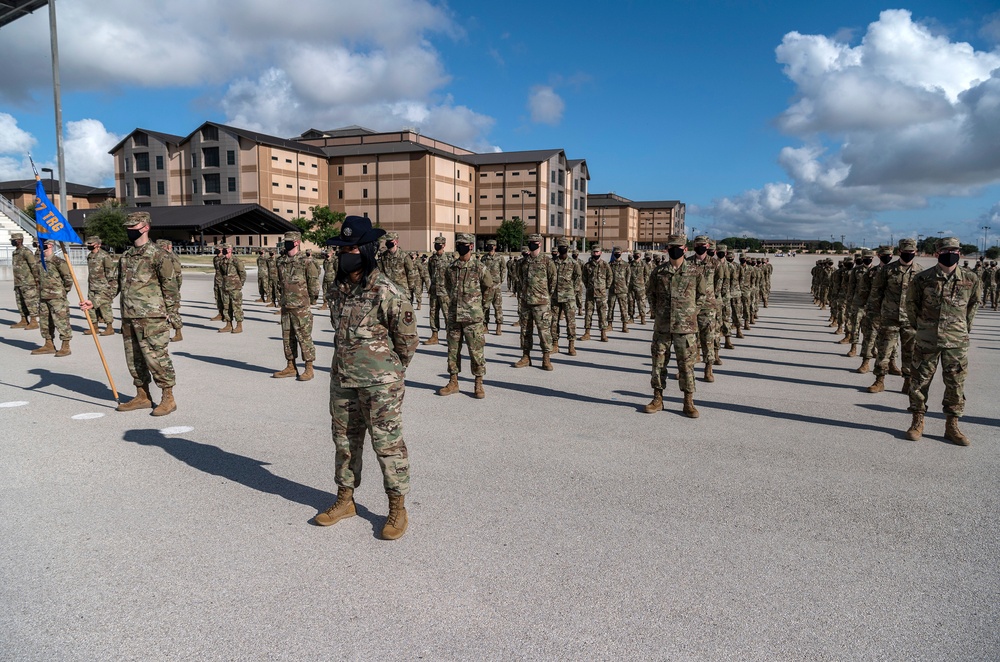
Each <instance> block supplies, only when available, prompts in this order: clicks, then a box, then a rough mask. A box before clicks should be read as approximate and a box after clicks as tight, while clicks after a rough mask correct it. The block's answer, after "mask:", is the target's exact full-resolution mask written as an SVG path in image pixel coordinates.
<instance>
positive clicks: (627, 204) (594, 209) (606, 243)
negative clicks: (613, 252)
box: [587, 193, 686, 250]
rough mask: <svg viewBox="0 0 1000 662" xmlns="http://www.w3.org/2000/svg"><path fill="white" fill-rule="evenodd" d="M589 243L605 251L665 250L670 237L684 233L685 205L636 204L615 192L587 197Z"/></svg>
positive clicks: (649, 201)
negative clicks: (615, 249) (618, 249)
mask: <svg viewBox="0 0 1000 662" xmlns="http://www.w3.org/2000/svg"><path fill="white" fill-rule="evenodd" d="M587 209H588V210H589V212H588V214H587V242H588V246H589V245H590V244H593V243H597V244H599V245H600V246H601V247H602V248H603V249H604V250H610V249H611V248H613V247H615V246H617V247H620V248H622V249H623V250H665V249H666V245H667V237H669V236H670V235H672V234H684V233H685V228H684V213H685V209H686V205H685V204H684V203H683V202H680V201H679V200H646V201H636V200H629V199H628V198H625V197H622V196H620V195H616V194H614V193H592V194H590V195H588V196H587Z"/></svg>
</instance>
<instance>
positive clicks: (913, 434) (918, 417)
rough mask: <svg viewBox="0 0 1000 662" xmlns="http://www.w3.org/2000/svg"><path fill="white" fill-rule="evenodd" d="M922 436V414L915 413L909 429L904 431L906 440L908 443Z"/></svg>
mask: <svg viewBox="0 0 1000 662" xmlns="http://www.w3.org/2000/svg"><path fill="white" fill-rule="evenodd" d="M922 436H924V412H922V411H915V412H913V422H911V423H910V429H909V430H907V431H906V438H907V439H909V440H910V441H917V440H918V439H920V437H922Z"/></svg>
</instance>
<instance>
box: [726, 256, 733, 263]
mask: <svg viewBox="0 0 1000 662" xmlns="http://www.w3.org/2000/svg"><path fill="white" fill-rule="evenodd" d="M734 259H735V258H734V257H733V256H732V255H726V262H732V261H733V260H734Z"/></svg>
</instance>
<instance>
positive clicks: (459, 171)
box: [455, 170, 462, 179]
mask: <svg viewBox="0 0 1000 662" xmlns="http://www.w3.org/2000/svg"><path fill="white" fill-rule="evenodd" d="M461 178H462V171H461V170H456V171H455V179H461Z"/></svg>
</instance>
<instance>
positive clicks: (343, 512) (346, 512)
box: [313, 487, 358, 526]
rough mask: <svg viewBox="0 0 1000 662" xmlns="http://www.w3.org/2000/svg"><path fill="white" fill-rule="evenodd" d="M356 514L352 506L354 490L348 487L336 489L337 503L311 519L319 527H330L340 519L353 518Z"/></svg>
mask: <svg viewBox="0 0 1000 662" xmlns="http://www.w3.org/2000/svg"><path fill="white" fill-rule="evenodd" d="M357 514H358V510H357V508H356V507H355V505H354V489H353V488H350V487H338V488H337V502H336V503H334V504H333V505H332V506H330V507H329V508H327V509H326V510H324V511H323V512H321V513H320V514H318V515H316V517H314V518H313V522H315V523H316V524H317V525H319V526H330V525H332V524H336V523H337V522H339V521H340V520H342V519H347V518H348V517H354V516H355V515H357Z"/></svg>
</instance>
